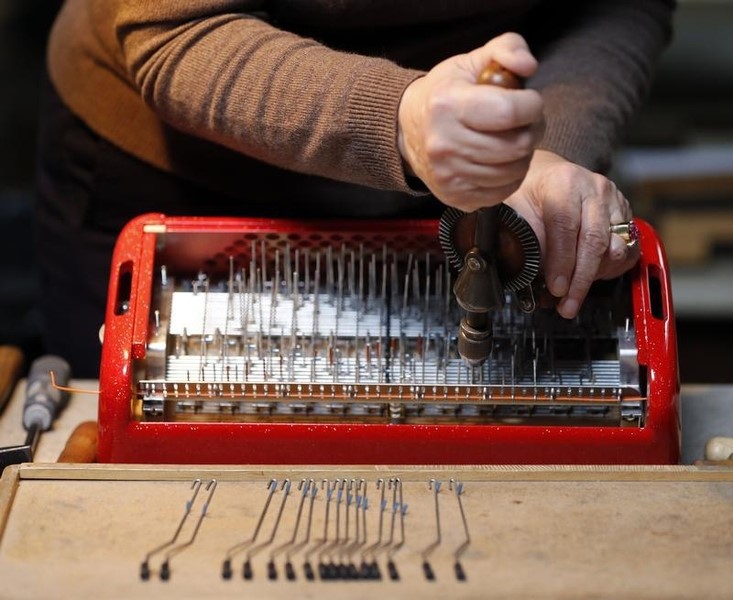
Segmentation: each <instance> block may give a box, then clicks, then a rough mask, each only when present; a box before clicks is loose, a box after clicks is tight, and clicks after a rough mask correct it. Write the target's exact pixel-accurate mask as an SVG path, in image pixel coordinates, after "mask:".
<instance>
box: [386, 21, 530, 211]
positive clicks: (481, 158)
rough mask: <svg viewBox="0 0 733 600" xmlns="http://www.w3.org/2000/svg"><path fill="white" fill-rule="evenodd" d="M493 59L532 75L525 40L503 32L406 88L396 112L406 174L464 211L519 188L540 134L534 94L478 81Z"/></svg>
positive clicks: (491, 203) (526, 75)
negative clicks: (419, 180) (409, 174)
mask: <svg viewBox="0 0 733 600" xmlns="http://www.w3.org/2000/svg"><path fill="white" fill-rule="evenodd" d="M492 60H494V61H496V62H498V63H499V64H500V65H502V66H503V67H504V68H506V69H508V70H510V71H512V72H513V73H515V74H517V75H518V76H520V77H529V76H531V75H532V74H533V73H534V72H535V70H536V69H537V61H536V60H535V58H534V57H533V56H532V54H531V53H530V52H529V48H528V47H527V44H526V42H525V41H524V39H523V38H522V37H521V36H519V35H518V34H516V33H506V34H503V35H501V36H499V37H497V38H494V39H492V40H491V41H490V42H488V43H487V44H486V45H484V46H482V47H481V48H477V49H476V50H473V51H471V52H469V53H468V54H461V55H458V56H453V57H451V58H449V59H447V60H445V61H443V62H442V63H440V64H438V65H436V66H435V67H433V68H432V69H431V70H430V71H429V72H428V73H427V74H426V75H425V76H424V77H421V78H420V79H416V80H415V81H413V82H412V83H411V84H410V85H409V86H408V87H407V89H406V90H405V93H404V94H403V96H402V100H401V101H400V106H399V113H398V144H399V149H400V153H401V154H402V157H403V159H404V161H405V163H406V167H407V170H408V172H410V173H411V174H413V175H415V176H417V177H419V178H420V179H421V180H422V181H423V183H424V184H425V185H426V186H427V187H428V189H429V190H430V191H431V192H432V193H433V194H434V195H435V196H436V197H437V198H438V199H439V200H440V201H441V202H443V203H444V204H447V205H449V206H454V207H455V208H459V209H461V210H464V211H466V212H471V211H474V210H476V209H478V208H481V207H484V206H493V205H495V204H498V203H499V202H501V201H502V200H504V199H506V198H507V196H509V195H510V194H511V193H512V192H514V191H515V190H516V189H517V188H518V187H519V184H520V183H521V182H522V179H523V178H524V175H525V173H526V172H527V169H528V167H529V161H530V158H531V157H532V151H533V149H534V146H535V143H536V142H537V137H538V136H539V135H541V127H537V126H536V125H538V124H541V123H542V99H541V97H540V95H539V93H538V92H536V91H534V90H527V89H520V90H506V89H504V88H500V87H496V86H491V85H479V84H477V83H476V81H477V79H478V76H479V74H480V73H481V71H483V69H485V68H486V66H487V65H488V64H489V62H490V61H492Z"/></svg>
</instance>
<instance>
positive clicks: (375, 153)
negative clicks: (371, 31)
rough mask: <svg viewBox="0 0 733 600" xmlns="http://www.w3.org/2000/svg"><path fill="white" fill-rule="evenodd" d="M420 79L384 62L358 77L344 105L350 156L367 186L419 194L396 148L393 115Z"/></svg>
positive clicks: (420, 187)
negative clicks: (352, 145) (350, 138)
mask: <svg viewBox="0 0 733 600" xmlns="http://www.w3.org/2000/svg"><path fill="white" fill-rule="evenodd" d="M422 75H424V73H422V72H421V71H415V70H410V69H402V68H399V67H395V65H394V64H391V63H388V62H387V61H384V62H383V63H379V64H377V65H371V66H370V68H369V69H367V70H365V71H364V72H363V73H361V74H360V76H359V78H358V80H357V82H356V83H355V85H354V87H353V89H352V93H351V96H350V98H349V102H348V105H347V115H346V119H347V120H346V123H347V127H348V130H349V132H350V134H351V135H352V136H353V139H354V140H357V141H356V145H355V149H354V153H355V156H356V159H357V160H358V161H359V162H360V168H361V169H363V172H364V173H365V175H366V177H367V178H368V182H367V185H370V186H373V187H376V188H380V189H392V190H399V191H403V192H408V193H413V194H420V193H424V192H425V189H424V187H422V185H421V184H419V185H410V183H409V182H408V179H407V177H406V174H405V169H404V164H403V161H402V156H401V154H400V151H399V148H398V145H397V114H398V108H399V104H400V99H401V98H402V94H403V93H404V91H405V88H406V87H407V86H408V85H409V84H410V83H411V82H413V81H414V80H415V79H417V78H419V77H421V76H422Z"/></svg>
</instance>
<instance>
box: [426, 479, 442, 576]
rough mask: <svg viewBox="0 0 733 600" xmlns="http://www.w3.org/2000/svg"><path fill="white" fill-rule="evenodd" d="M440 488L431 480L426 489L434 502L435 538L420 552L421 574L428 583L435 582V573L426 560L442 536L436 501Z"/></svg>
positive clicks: (437, 502)
mask: <svg viewBox="0 0 733 600" xmlns="http://www.w3.org/2000/svg"><path fill="white" fill-rule="evenodd" d="M440 486H441V482H440V481H436V480H435V479H431V480H430V481H429V482H428V489H430V490H432V491H433V498H434V500H435V530H436V537H435V541H434V542H433V543H432V544H430V545H429V546H428V547H427V548H425V550H423V552H422V558H423V563H422V568H423V573H424V574H425V579H427V580H428V581H434V580H435V573H434V572H433V568H432V567H431V566H430V562H429V560H428V557H429V556H430V554H431V553H432V552H433V551H434V550H435V549H436V548H437V547H438V546H440V544H441V543H442V541H443V540H442V534H441V531H440V502H439V501H438V494H439V493H440Z"/></svg>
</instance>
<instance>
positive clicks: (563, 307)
mask: <svg viewBox="0 0 733 600" xmlns="http://www.w3.org/2000/svg"><path fill="white" fill-rule="evenodd" d="M579 309H580V304H579V303H578V301H577V300H573V299H572V298H565V299H564V300H561V301H560V304H558V311H559V312H560V314H561V315H562V316H563V317H565V318H566V319H574V318H575V317H576V316H577V315H578V310H579Z"/></svg>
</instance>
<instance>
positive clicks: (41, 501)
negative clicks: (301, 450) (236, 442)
mask: <svg viewBox="0 0 733 600" xmlns="http://www.w3.org/2000/svg"><path fill="white" fill-rule="evenodd" d="M392 477H399V478H400V480H401V482H402V485H403V504H407V505H408V508H407V512H406V514H405V521H404V524H405V543H404V546H402V547H401V548H399V549H395V550H394V551H393V553H394V556H393V559H394V562H395V564H396V566H397V569H398V571H399V576H400V578H399V580H398V581H393V580H391V579H389V577H388V574H387V569H386V568H385V565H386V560H387V556H388V554H389V548H390V547H393V546H389V547H387V548H384V549H383V550H382V551H381V552H379V553H377V560H378V563H379V565H380V570H381V574H382V580H381V581H374V580H370V581H366V580H359V581H344V580H340V581H322V580H320V579H318V578H317V579H316V580H315V581H307V580H306V579H305V578H304V575H303V571H302V568H301V566H302V563H303V561H304V558H305V553H304V550H305V549H311V548H312V547H313V543H314V541H315V540H317V539H319V538H322V537H323V531H324V516H325V507H326V505H327V504H328V503H327V501H326V491H325V489H324V490H321V489H320V487H319V491H318V493H317V495H316V497H315V499H314V500H313V517H312V520H311V525H312V535H311V539H310V542H309V544H308V545H306V546H304V548H303V549H302V550H299V551H298V552H296V553H294V554H293V556H292V562H293V564H294V566H295V570H296V579H295V580H294V581H290V580H287V579H286V578H285V575H284V569H283V566H284V563H285V550H282V548H281V550H280V552H279V553H278V552H276V553H275V556H274V562H275V565H276V567H277V571H278V578H277V579H276V580H270V579H268V577H267V568H266V566H267V562H268V561H269V560H270V558H271V557H272V551H273V549H274V548H278V547H282V545H283V544H285V543H287V542H288V541H289V540H290V539H291V538H292V534H293V531H294V527H295V523H296V521H297V513H298V507H299V504H300V500H301V493H300V492H298V491H297V489H296V488H297V483H298V482H299V481H300V480H301V479H302V478H305V479H306V480H307V479H310V478H313V479H314V481H315V482H316V484H317V485H319V486H320V483H321V481H322V480H323V479H326V480H328V481H329V482H333V481H334V480H335V479H336V478H339V479H343V478H346V479H347V482H348V481H350V480H351V479H354V480H355V482H356V483H358V481H359V480H360V479H361V478H363V479H364V480H365V483H366V486H367V488H366V489H367V496H368V498H369V500H370V502H369V508H368V510H367V511H366V524H367V528H366V532H367V540H366V542H365V543H363V544H362V545H361V546H359V547H358V548H355V549H354V548H352V551H351V552H348V551H347V548H349V547H350V542H355V529H354V527H355V520H354V519H355V517H354V515H355V514H357V513H356V511H355V510H354V511H353V512H351V513H350V515H351V516H350V523H349V527H350V531H349V536H348V538H347V537H346V536H345V511H344V510H343V506H344V505H345V503H346V500H345V496H343V498H342V502H343V504H342V505H341V509H340V510H341V512H340V532H341V534H340V539H341V540H348V541H347V542H344V543H342V544H341V545H340V546H338V547H336V548H335V549H334V551H332V552H330V553H326V554H323V555H322V556H321V558H322V559H323V560H324V561H327V560H328V559H329V558H332V559H336V560H341V561H343V562H348V560H349V559H350V560H352V561H354V562H356V563H358V562H360V561H361V558H362V557H361V549H363V548H364V547H368V546H369V545H371V544H373V543H374V542H376V540H377V537H378V524H379V516H380V511H379V504H380V491H379V490H377V489H376V481H377V479H380V478H381V479H384V480H385V481H389V479H390V478H392ZM195 478H201V480H202V483H203V485H202V487H201V488H200V490H199V494H198V496H197V498H196V500H195V502H194V503H193V505H192V509H191V512H190V515H189V517H188V519H187V520H186V523H185V524H184V527H183V528H182V530H181V534H180V537H179V539H178V541H179V542H182V541H186V540H188V539H190V536H191V534H192V532H193V529H194V527H195V525H196V522H197V520H198V519H199V516H200V515H201V508H202V506H203V503H204V501H205V500H206V498H207V497H208V496H207V493H206V490H205V485H206V483H207V482H208V481H210V480H211V479H216V481H217V485H216V488H215V492H214V494H213V496H211V499H210V504H209V506H208V510H207V512H206V514H205V516H204V517H203V518H202V519H201V526H200V529H199V530H198V534H197V536H196V537H195V540H194V542H193V543H192V544H191V545H190V546H189V547H186V548H185V549H183V550H181V552H180V553H178V554H175V555H173V556H172V557H171V559H170V568H171V574H170V579H169V580H168V581H161V579H160V577H159V572H160V565H161V562H162V559H163V557H164V554H165V552H162V553H159V554H157V555H156V556H154V557H153V558H152V559H151V561H150V567H151V578H150V580H148V581H143V580H141V579H140V576H139V569H140V563H141V561H142V560H143V558H144V557H145V555H146V553H147V552H149V551H150V550H152V549H153V548H155V547H156V546H159V545H160V544H163V543H164V542H166V541H168V540H169V539H170V538H171V537H172V536H173V533H174V531H175V530H176V527H177V525H178V523H179V522H180V520H181V517H182V515H183V514H184V510H185V506H186V501H187V500H189V499H190V497H191V484H192V482H193V480H194V479H195ZM273 478H274V479H277V481H278V491H276V492H274V493H273V494H272V499H271V503H270V506H269V510H268V511H267V513H266V514H265V518H264V519H263V522H262V527H261V530H260V536H259V538H258V540H257V542H265V541H267V539H268V538H269V537H270V535H271V534H272V532H273V528H274V525H275V523H276V521H277V519H276V514H277V512H278V510H279V508H280V505H281V503H282V499H283V497H284V492H283V491H282V490H281V489H280V488H281V487H282V485H283V481H284V480H285V478H289V479H290V481H291V482H292V488H291V493H290V494H289V495H288V496H287V499H286V501H285V505H284V508H283V511H282V517H281V519H280V521H279V527H278V528H277V530H276V533H275V536H274V539H273V542H272V543H271V544H266V545H263V546H261V547H260V548H259V549H257V551H256V552H254V554H253V555H252V556H251V557H250V558H251V561H250V562H251V565H252V568H253V578H252V579H251V580H244V579H243V578H242V574H241V573H242V564H243V562H244V560H245V558H246V555H247V552H246V549H245V551H244V552H241V553H239V554H237V555H235V557H234V560H233V569H234V576H233V577H232V579H231V580H224V579H222V576H221V568H222V562H223V559H224V558H225V556H226V552H227V549H229V548H231V547H232V546H233V545H235V544H237V543H239V542H242V541H246V540H249V539H251V536H252V533H253V531H254V530H255V525H256V523H257V521H258V519H259V517H260V515H261V514H262V512H263V507H264V505H265V501H266V499H267V497H268V494H269V491H268V483H269V482H270V480H271V479H273ZM431 479H436V480H438V481H440V482H442V487H441V490H440V493H439V494H438V506H439V513H438V514H439V518H440V524H441V544H440V545H439V546H437V548H436V549H435V550H434V551H433V552H432V553H431V554H430V555H429V556H428V560H429V563H430V565H431V567H432V568H433V570H434V574H435V580H434V581H428V580H427V579H426V578H425V575H424V572H423V570H422V563H423V559H424V557H423V554H422V553H423V552H424V551H425V550H426V548H427V547H428V546H429V545H430V544H431V543H432V542H433V541H435V540H436V534H437V526H436V512H435V493H434V490H431V489H428V484H429V482H430V480H431ZM450 479H454V480H455V481H456V482H457V481H461V482H463V484H464V486H465V487H464V493H463V495H462V496H461V502H462V504H463V508H464V511H465V516H466V522H467V524H468V527H469V532H470V536H471V543H470V545H469V546H468V548H467V550H466V551H465V553H464V554H463V555H462V557H461V564H462V566H463V568H464V570H465V573H466V577H467V578H466V581H458V580H457V579H456V577H455V574H454V571H453V563H454V560H455V557H454V552H455V550H456V549H457V548H458V547H459V546H460V545H461V543H462V542H463V541H465V535H464V529H463V524H462V519H461V515H460V510H459V503H458V500H457V497H456V494H455V488H454V491H451V490H450V489H449V481H450ZM212 487H213V486H212ZM362 489H363V488H362ZM390 494H391V492H390V491H389V490H387V493H386V495H385V498H386V501H387V502H386V508H385V510H384V511H383V512H382V519H383V538H382V539H383V541H385V540H387V539H388V535H389V531H390V523H391V515H392V513H393V505H392V500H393V497H392V496H390ZM397 499H398V500H399V498H398V497H397ZM308 506H309V499H307V500H306V501H304V510H303V512H302V513H301V514H302V516H301V522H300V527H299V530H298V532H299V535H298V536H297V540H298V541H302V540H304V539H305V526H306V523H307V522H308V518H307V515H308ZM330 506H331V513H330V515H331V516H330V519H329V523H330V528H329V529H330V533H329V536H330V538H329V539H333V535H334V527H335V520H334V514H335V513H334V507H335V506H336V499H335V494H334V495H333V496H332V500H331V504H330ZM352 510H353V504H352ZM399 525H400V521H399V517H398V516H396V518H395V530H394V538H393V540H394V541H395V542H396V541H397V540H399V539H400V528H399ZM0 534H1V537H0V581H2V590H3V591H2V593H1V594H0V595H2V596H3V597H5V596H10V597H13V598H41V597H43V598H48V597H59V596H61V597H75V598H81V597H94V598H107V597H116V598H120V597H125V598H131V597H135V598H181V597H191V598H193V597H196V598H200V597H206V598H209V597H212V598H229V597H232V598H233V597H242V596H247V597H256V598H291V597H292V596H293V595H294V594H297V595H298V596H301V597H306V598H316V597H317V598H323V599H325V600H328V599H329V598H344V597H348V598H375V597H377V596H378V595H387V596H389V597H405V598H407V597H418V596H419V597H422V598H445V597H448V596H452V597H458V598H472V597H481V598H487V597H501V598H523V599H526V598H557V597H562V598H589V597H594V598H595V597H604V598H605V597H608V598H620V597H634V598H660V597H674V598H701V597H705V598H727V597H730V590H731V589H733V470H730V469H728V470H725V469H698V468H694V467H610V468H606V467H529V468H516V467H511V468H504V467H457V468H452V467H441V468H436V467H414V468H407V469H406V468H403V467H395V468H392V467H386V466H385V467H374V468H364V467H354V468H349V467H344V468H342V467H339V468H330V467H313V468H302V467H294V468H287V467H281V468H273V467H269V466H268V467H247V468H240V467H217V468H207V467H204V468H199V467H166V466H161V467H149V466H122V465H51V464H49V465H38V464H36V465H23V466H20V467H13V468H11V469H9V470H6V473H5V475H4V476H3V479H2V482H1V484H0ZM360 536H361V537H360V539H362V537H363V529H362V530H361V533H360ZM287 548H288V547H285V549H286V550H287ZM318 557H319V553H318V552H313V551H312V550H311V554H310V559H311V562H312V563H313V564H314V566H317V562H318Z"/></svg>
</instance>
